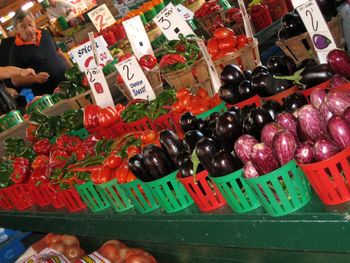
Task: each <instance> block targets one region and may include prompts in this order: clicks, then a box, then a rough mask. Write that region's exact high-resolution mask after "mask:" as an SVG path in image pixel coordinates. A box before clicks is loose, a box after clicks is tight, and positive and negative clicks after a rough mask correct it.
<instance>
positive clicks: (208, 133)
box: [204, 121, 217, 139]
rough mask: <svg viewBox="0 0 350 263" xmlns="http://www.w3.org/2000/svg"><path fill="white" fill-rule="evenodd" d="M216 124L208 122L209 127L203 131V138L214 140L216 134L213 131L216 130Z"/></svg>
mask: <svg viewBox="0 0 350 263" xmlns="http://www.w3.org/2000/svg"><path fill="white" fill-rule="evenodd" d="M216 122H217V121H211V122H209V125H208V127H207V129H206V131H205V134H204V135H205V136H206V137H209V138H212V139H215V138H216V133H215V129H216Z"/></svg>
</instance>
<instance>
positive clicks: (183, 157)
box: [176, 150, 191, 166]
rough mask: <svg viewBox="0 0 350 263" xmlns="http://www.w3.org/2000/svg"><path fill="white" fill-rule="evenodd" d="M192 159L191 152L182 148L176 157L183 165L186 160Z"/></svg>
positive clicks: (179, 163)
mask: <svg viewBox="0 0 350 263" xmlns="http://www.w3.org/2000/svg"><path fill="white" fill-rule="evenodd" d="M186 161H191V154H190V153H188V152H187V151H185V150H182V151H181V152H180V154H179V155H178V156H177V158H176V162H177V163H178V165H179V166H181V165H182V164H183V163H184V162H186Z"/></svg>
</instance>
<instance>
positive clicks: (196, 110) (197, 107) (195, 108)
mask: <svg viewBox="0 0 350 263" xmlns="http://www.w3.org/2000/svg"><path fill="white" fill-rule="evenodd" d="M207 110H209V107H208V106H206V105H202V104H201V103H200V104H194V103H192V104H191V105H190V106H189V107H188V111H190V112H192V114H194V115H198V114H201V113H203V112H206V111H207Z"/></svg>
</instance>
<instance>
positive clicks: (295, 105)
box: [282, 93, 308, 112]
mask: <svg viewBox="0 0 350 263" xmlns="http://www.w3.org/2000/svg"><path fill="white" fill-rule="evenodd" d="M307 103H308V101H307V98H306V97H305V96H304V95H303V94H301V93H293V94H290V95H289V96H288V97H287V98H286V99H285V100H284V101H283V105H282V107H283V109H284V110H285V111H286V112H293V111H295V110H296V109H299V108H300V107H301V106H304V105H305V104H307Z"/></svg>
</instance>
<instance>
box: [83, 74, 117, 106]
mask: <svg viewBox="0 0 350 263" xmlns="http://www.w3.org/2000/svg"><path fill="white" fill-rule="evenodd" d="M85 74H86V77H87V79H88V81H89V85H90V88H91V90H92V93H93V94H94V98H95V101H96V104H97V105H98V106H100V107H103V108H105V107H107V106H114V102H113V98H112V94H111V91H110V90H109V87H108V84H107V81H106V78H105V76H104V74H103V71H102V67H96V68H91V69H86V70H85Z"/></svg>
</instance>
